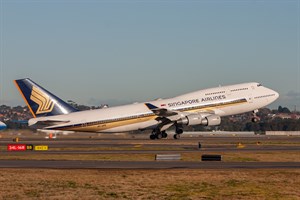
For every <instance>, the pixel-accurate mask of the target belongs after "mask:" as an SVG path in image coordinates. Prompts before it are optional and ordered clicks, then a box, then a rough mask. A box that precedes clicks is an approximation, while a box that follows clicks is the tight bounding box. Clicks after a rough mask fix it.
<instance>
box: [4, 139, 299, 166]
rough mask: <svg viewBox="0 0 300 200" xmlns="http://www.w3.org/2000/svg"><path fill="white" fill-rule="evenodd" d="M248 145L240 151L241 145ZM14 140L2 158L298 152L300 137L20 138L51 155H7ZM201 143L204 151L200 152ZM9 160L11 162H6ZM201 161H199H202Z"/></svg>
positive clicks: (62, 163)
mask: <svg viewBox="0 0 300 200" xmlns="http://www.w3.org/2000/svg"><path fill="white" fill-rule="evenodd" d="M240 142H241V143H242V144H245V147H244V148H237V144H238V143H240ZM12 143H13V142H12V137H11V138H1V140H0V147H1V148H2V150H1V151H0V158H1V155H2V156H3V155H5V156H6V157H5V159H6V158H7V156H8V157H9V156H12V158H13V156H15V155H24V159H26V155H30V154H164V153H172V154H174V153H177V154H178V153H191V152H198V153H201V152H203V153H205V154H207V153H214V152H219V154H221V153H222V152H238V151H241V152H266V151H268V152H286V153H288V152H291V151H296V152H299V156H300V137H299V136H260V135H258V136H204V137H203V136H201V137H199V136H197V137H186V138H185V137H183V138H181V139H180V140H173V139H162V140H154V141H153V140H149V139H148V136H147V135H146V136H145V135H144V136H142V135H137V136H135V137H132V136H130V135H129V136H126V137H123V136H105V137H93V138H89V137H84V136H81V137H78V138H75V137H74V136H72V137H70V136H65V137H59V138H57V139H53V140H46V139H44V138H42V137H41V136H35V137H32V136H29V137H24V136H21V137H20V142H19V144H32V145H48V147H49V150H48V151H25V152H8V151H7V150H6V147H7V144H12ZM199 143H200V144H201V148H199ZM7 159H9V158H7ZM199 159H200V158H199ZM0 168H57V169H60V168H76V169H79V168H80V169H81V168H83V169H85V168H86V169H89V168H95V169H110V168H111V169H169V168H187V169H238V168H243V169H263V168H283V169H286V168H295V169H299V168H300V162H222V161H221V162H201V161H199V162H186V161H96V160H95V161H81V160H80V161H79V160H78V161H63V160H51V161H50V160H42V161H38V160H3V159H2V160H1V159H0Z"/></svg>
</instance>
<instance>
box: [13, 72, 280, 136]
mask: <svg viewBox="0 0 300 200" xmlns="http://www.w3.org/2000/svg"><path fill="white" fill-rule="evenodd" d="M15 84H16V86H17V88H18V89H19V91H20V93H21V95H22V96H23V98H24V100H25V102H26V104H27V106H28V107H29V109H30V111H31V113H32V115H33V117H34V118H32V119H30V120H29V121H28V124H29V126H35V127H38V128H43V129H45V130H62V131H86V132H101V133H102V132H103V133H116V132H129V131H136V130H146V129H151V130H152V134H151V135H150V138H151V139H160V138H166V137H167V133H166V130H167V129H168V128H170V127H172V126H174V127H175V132H176V134H174V139H178V138H180V134H182V133H183V126H193V125H204V126H211V125H219V124H220V123H221V117H222V116H227V115H235V114H240V113H244V112H249V111H253V113H254V117H253V119H252V120H253V121H256V120H257V118H256V117H255V112H256V111H257V110H258V109H259V108H262V107H264V106H267V105H269V104H270V103H272V102H274V101H275V100H276V99H277V98H278V97H279V94H278V93H277V92H275V91H274V90H271V89H269V88H266V87H264V86H262V85H261V84H259V83H255V82H252V83H242V84H236V85H228V86H220V87H215V88H210V89H204V90H199V91H196V92H191V93H187V94H184V95H180V96H177V97H174V98H169V99H160V100H156V101H149V102H145V103H136V104H131V105H124V106H116V107H111V108H105V109H95V110H88V111H78V110H77V109H75V108H73V107H72V106H70V105H69V104H67V103H66V102H64V101H63V100H61V99H60V98H58V97H57V96H55V95H53V94H52V93H50V92H49V91H47V90H46V89H44V88H43V87H41V86H39V85H38V84H36V83H35V82H33V81H32V80H30V79H28V78H26V79H20V80H15Z"/></svg>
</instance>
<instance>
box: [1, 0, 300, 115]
mask: <svg viewBox="0 0 300 200" xmlns="http://www.w3.org/2000/svg"><path fill="white" fill-rule="evenodd" d="M0 6H1V9H0V12H1V20H0V22H1V26H0V42H1V43H0V56H1V57H0V65H1V66H0V79H1V80H0V105H2V104H6V105H10V106H17V105H25V103H24V102H23V99H22V98H21V96H20V94H19V92H18V90H17V89H16V88H15V86H14V84H13V80H15V79H20V78H31V79H32V80H34V81H35V82H37V83H39V84H40V85H42V86H43V87H44V88H46V89H48V90H49V91H51V92H52V93H54V94H55V95H57V96H59V97H60V98H62V99H64V100H73V101H75V102H76V103H78V104H85V105H95V106H97V105H100V104H109V105H121V104H125V103H132V102H144V101H149V100H153V99H156V98H168V97H174V96H176V95H180V94H183V93H187V92H192V91H195V90H199V89H204V88H209V87H215V86H219V85H228V84H235V83H242V82H253V81H255V82H260V83H262V84H263V85H264V86H266V87H269V88H271V89H274V90H276V91H278V92H279V94H280V98H279V99H278V100H277V101H276V102H275V103H273V104H272V105H270V106H269V107H270V108H277V107H278V106H279V105H281V106H284V107H288V108H290V109H293V110H294V109H295V107H296V108H297V110H300V58H299V57H300V50H299V49H300V42H299V41H300V0H282V1H279V0H264V1H263V0H260V1H255V0H224V1H223V0H222V1H221V0H203V1H201V0H199V1H171V0H170V1H155V0H154V1H150V0H149V1H146V0H143V1H129V0H128V1H127V0H124V1H121V0H120V1H113V0H112V1H100V0H99V1H96V0H86V1H83V0H82V1H80V0H74V1H71V0H65V1H64V0H61V1H59V0H51V1H50V0H44V1H43V0H0Z"/></svg>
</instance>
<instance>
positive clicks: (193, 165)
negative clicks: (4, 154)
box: [0, 160, 300, 169]
mask: <svg viewBox="0 0 300 200" xmlns="http://www.w3.org/2000/svg"><path fill="white" fill-rule="evenodd" d="M0 168H50V169H176V168H181V169H266V168H268V169H278V168H280V169H293V168H294V169H300V162H217V161H214V162H183V161H82V160H68V161H66V160H1V163H0Z"/></svg>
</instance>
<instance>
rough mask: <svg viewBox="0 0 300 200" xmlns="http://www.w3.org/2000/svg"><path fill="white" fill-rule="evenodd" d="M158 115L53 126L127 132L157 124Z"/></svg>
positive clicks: (64, 128)
mask: <svg viewBox="0 0 300 200" xmlns="http://www.w3.org/2000/svg"><path fill="white" fill-rule="evenodd" d="M155 118H156V116H154V115H152V116H147V117H140V118H134V119H127V120H120V121H112V122H107V123H95V124H94V123H81V124H74V125H67V126H58V127H52V129H56V130H68V131H82V132H126V131H132V130H137V129H145V128H147V127H149V126H152V125H153V124H156V123H157V121H156V120H155Z"/></svg>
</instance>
